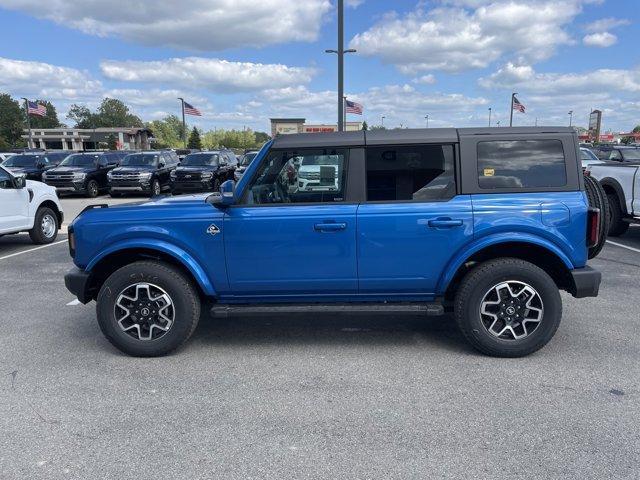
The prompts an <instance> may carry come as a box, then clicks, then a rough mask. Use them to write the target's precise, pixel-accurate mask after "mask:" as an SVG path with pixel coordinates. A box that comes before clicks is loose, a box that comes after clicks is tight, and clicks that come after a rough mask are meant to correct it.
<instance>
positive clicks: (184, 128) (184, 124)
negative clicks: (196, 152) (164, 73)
mask: <svg viewBox="0 0 640 480" xmlns="http://www.w3.org/2000/svg"><path fill="white" fill-rule="evenodd" d="M178 100H180V103H181V104H182V140H183V141H184V148H187V122H186V121H185V119H184V98H180V97H178Z"/></svg>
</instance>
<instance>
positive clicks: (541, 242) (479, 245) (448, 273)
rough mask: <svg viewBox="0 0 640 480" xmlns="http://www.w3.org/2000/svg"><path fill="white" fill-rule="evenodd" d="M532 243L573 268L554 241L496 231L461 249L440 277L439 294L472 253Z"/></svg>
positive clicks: (525, 234) (521, 233) (445, 288)
mask: <svg viewBox="0 0 640 480" xmlns="http://www.w3.org/2000/svg"><path fill="white" fill-rule="evenodd" d="M514 242H518V243H525V244H526V243H530V244H534V245H537V246H539V247H543V248H545V249H547V250H549V251H550V252H551V253H553V254H554V255H556V256H557V257H558V258H559V259H560V260H562V262H563V263H564V264H565V266H566V267H567V268H568V269H569V270H573V268H574V267H573V264H572V263H571V260H570V259H569V257H568V256H567V255H566V254H565V253H564V252H563V251H562V250H561V249H560V248H559V247H558V246H557V245H555V244H554V243H552V242H550V241H549V240H547V239H545V238H542V237H539V236H536V235H532V234H529V233H523V232H518V233H513V232H510V233H496V234H493V235H488V236H486V237H482V238H479V239H477V240H475V241H473V242H471V243H470V244H468V245H467V246H466V247H465V248H464V249H462V250H460V251H459V252H458V253H457V254H456V255H455V256H454V257H453V258H452V259H451V260H450V261H449V263H448V264H447V267H446V268H445V270H444V273H443V275H442V276H441V277H440V280H439V281H438V288H437V292H438V295H442V294H444V292H446V290H447V287H448V286H449V284H450V283H451V280H453V277H454V276H455V274H456V272H457V271H458V269H459V268H460V267H461V266H462V265H463V264H464V263H465V262H466V261H467V259H469V258H470V257H471V256H472V255H474V254H476V253H478V252H479V251H480V250H483V249H485V248H487V247H491V246H493V245H499V244H501V243H514Z"/></svg>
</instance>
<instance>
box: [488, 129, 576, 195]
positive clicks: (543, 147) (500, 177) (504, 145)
mask: <svg viewBox="0 0 640 480" xmlns="http://www.w3.org/2000/svg"><path fill="white" fill-rule="evenodd" d="M478 177H479V182H478V183H479V185H480V188H485V189H494V188H540V187H562V186H564V185H566V184H567V172H566V168H565V161H564V150H563V149H562V142H561V141H560V140H516V141H493V142H480V143H478Z"/></svg>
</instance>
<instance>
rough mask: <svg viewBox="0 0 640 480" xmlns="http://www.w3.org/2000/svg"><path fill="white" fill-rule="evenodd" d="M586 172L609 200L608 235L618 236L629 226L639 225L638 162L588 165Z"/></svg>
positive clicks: (639, 186) (639, 168)
mask: <svg viewBox="0 0 640 480" xmlns="http://www.w3.org/2000/svg"><path fill="white" fill-rule="evenodd" d="M587 172H589V174H590V175H591V176H592V177H593V178H595V179H596V180H598V181H599V182H600V184H601V185H602V188H604V191H605V192H606V194H607V198H608V200H609V208H610V211H611V223H610V226H609V235H611V236H614V237H616V236H619V235H622V234H623V233H625V232H626V231H627V230H628V229H629V224H631V223H640V162H629V163H619V162H605V163H602V164H594V165H589V166H588V167H587Z"/></svg>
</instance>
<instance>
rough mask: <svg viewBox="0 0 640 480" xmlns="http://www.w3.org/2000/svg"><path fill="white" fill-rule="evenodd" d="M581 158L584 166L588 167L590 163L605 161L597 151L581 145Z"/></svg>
mask: <svg viewBox="0 0 640 480" xmlns="http://www.w3.org/2000/svg"><path fill="white" fill-rule="evenodd" d="M580 160H581V161H582V168H585V167H588V166H589V165H595V164H598V163H604V160H600V159H599V158H598V157H597V156H596V154H595V153H593V152H592V151H591V150H590V149H589V148H586V147H580Z"/></svg>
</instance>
